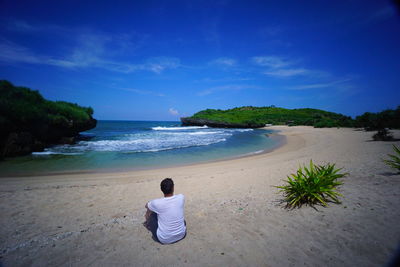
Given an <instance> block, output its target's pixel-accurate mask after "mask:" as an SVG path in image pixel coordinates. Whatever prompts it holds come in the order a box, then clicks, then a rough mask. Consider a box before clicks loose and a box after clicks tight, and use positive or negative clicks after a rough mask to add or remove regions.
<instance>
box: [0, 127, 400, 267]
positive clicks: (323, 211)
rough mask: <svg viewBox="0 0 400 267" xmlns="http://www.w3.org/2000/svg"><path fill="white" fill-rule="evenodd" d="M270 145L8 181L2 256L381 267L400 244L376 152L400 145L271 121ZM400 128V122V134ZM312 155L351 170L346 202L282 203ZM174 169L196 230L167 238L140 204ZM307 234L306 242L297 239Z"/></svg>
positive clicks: (393, 177)
mask: <svg viewBox="0 0 400 267" xmlns="http://www.w3.org/2000/svg"><path fill="white" fill-rule="evenodd" d="M273 129H276V130H281V133H280V134H282V135H285V136H286V140H287V143H286V144H285V145H283V146H280V147H279V148H277V149H275V150H274V151H272V152H270V153H263V154H257V155H252V156H249V157H243V158H237V159H231V160H224V161H218V162H210V163H201V164H194V165H186V166H180V167H171V168H163V169H151V170H141V171H128V172H117V173H92V174H74V175H55V176H38V177H22V178H20V177H11V178H2V179H0V199H1V203H2V204H1V205H0V212H1V213H2V215H3V216H2V218H1V219H0V257H1V258H0V261H1V263H2V264H4V265H6V266H7V265H13V266H14V265H32V264H33V265H57V266H58V265H78V266H87V265H98V264H105V265H146V266H147V265H154V266H156V265H174V266H187V265H191V266H210V265H213V266H215V265H229V266H244V265H252V266H261V265H271V266H290V265H306V266H354V265H357V266H382V265H384V264H385V263H387V261H388V260H389V258H390V257H391V255H392V254H393V253H394V251H395V249H396V247H397V245H398V242H399V241H400V229H399V228H398V221H399V220H400V212H399V210H398V206H399V205H400V193H399V192H400V179H399V177H400V176H399V174H396V173H395V172H394V171H393V170H391V169H390V168H389V167H387V166H386V165H385V164H384V163H383V162H382V161H381V160H380V159H381V158H385V157H386V156H387V154H388V153H392V144H397V145H399V141H394V142H369V140H370V139H371V135H372V134H371V133H366V132H361V131H355V130H354V129H348V128H341V129H336V128H333V129H332V128H331V129H326V128H324V129H320V128H312V127H302V126H301V127H299V126H295V127H285V126H274V127H273ZM399 136H400V131H398V130H397V131H395V137H396V138H398V137H399ZM310 159H312V160H313V161H314V163H316V164H320V163H326V162H330V163H335V164H336V166H337V167H338V168H343V172H348V173H349V175H348V176H347V177H345V178H344V179H343V182H344V184H343V185H342V186H341V187H340V189H339V192H340V193H341V194H343V195H344V197H343V198H340V200H341V201H342V203H341V204H329V206H328V207H327V208H323V207H321V206H316V207H315V208H316V209H314V208H312V207H309V206H303V207H302V208H300V209H294V210H286V209H284V208H283V205H282V204H280V200H281V199H282V195H281V194H279V192H278V189H277V188H276V187H275V186H277V185H281V184H282V183H283V181H284V180H285V179H286V176H287V175H289V174H290V173H293V172H295V171H296V170H297V168H298V167H299V166H301V165H303V164H308V163H309V160H310ZM165 177H172V178H173V180H174V182H175V185H176V194H180V193H182V194H184V195H185V199H186V203H185V220H186V221H187V227H188V234H187V236H186V238H185V239H184V240H182V241H180V242H178V243H175V244H173V245H160V244H158V243H155V242H154V241H153V240H152V239H151V233H149V232H147V230H146V229H145V228H144V227H143V225H142V223H143V221H144V218H143V215H144V212H145V211H144V204H145V203H146V202H147V201H148V200H150V199H154V198H159V197H161V192H160V190H159V183H160V181H161V180H162V179H163V178H165ZM299 240H301V242H302V245H301V246H298V245H296V244H298V242H299Z"/></svg>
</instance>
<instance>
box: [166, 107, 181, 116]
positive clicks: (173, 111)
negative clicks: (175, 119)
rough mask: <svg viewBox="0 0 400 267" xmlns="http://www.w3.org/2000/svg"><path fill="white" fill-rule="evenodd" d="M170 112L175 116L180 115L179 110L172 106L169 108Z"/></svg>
mask: <svg viewBox="0 0 400 267" xmlns="http://www.w3.org/2000/svg"><path fill="white" fill-rule="evenodd" d="M168 112H169V113H170V114H171V115H174V116H178V115H179V112H178V111H177V110H176V109H174V108H170V109H169V110H168Z"/></svg>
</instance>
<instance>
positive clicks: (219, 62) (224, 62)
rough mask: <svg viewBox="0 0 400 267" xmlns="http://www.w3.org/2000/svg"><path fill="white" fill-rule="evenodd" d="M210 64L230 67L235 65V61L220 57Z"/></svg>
mask: <svg viewBox="0 0 400 267" xmlns="http://www.w3.org/2000/svg"><path fill="white" fill-rule="evenodd" d="M211 63H212V64H216V65H222V66H228V67H231V66H234V65H236V60H235V59H233V58H227V57H220V58H217V59H216V60H214V61H212V62H211Z"/></svg>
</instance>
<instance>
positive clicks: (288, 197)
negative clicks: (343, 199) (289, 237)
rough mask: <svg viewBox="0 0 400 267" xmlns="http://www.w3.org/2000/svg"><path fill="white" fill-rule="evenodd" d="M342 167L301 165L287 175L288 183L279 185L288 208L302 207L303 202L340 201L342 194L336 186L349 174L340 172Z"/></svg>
mask: <svg viewBox="0 0 400 267" xmlns="http://www.w3.org/2000/svg"><path fill="white" fill-rule="evenodd" d="M341 170H342V169H337V168H335V164H330V163H328V164H326V165H314V163H313V162H312V160H311V161H310V167H309V168H307V167H306V166H303V167H299V169H298V170H297V172H296V173H293V174H291V175H289V176H288V177H287V180H286V183H287V184H286V185H283V186H277V188H279V189H280V191H281V192H283V194H284V196H285V201H286V207H287V208H295V207H301V206H302V205H303V204H309V205H311V206H313V205H315V204H322V205H323V206H327V205H328V204H327V202H335V203H340V201H339V199H338V197H339V196H342V195H341V194H340V193H338V192H337V191H336V188H337V187H338V186H340V185H342V184H343V183H342V182H340V181H338V179H339V178H342V177H344V176H346V175H347V173H339V172H340V171H341Z"/></svg>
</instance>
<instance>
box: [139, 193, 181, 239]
mask: <svg viewBox="0 0 400 267" xmlns="http://www.w3.org/2000/svg"><path fill="white" fill-rule="evenodd" d="M184 206H185V196H184V195H182V194H179V195H174V196H172V197H164V198H158V199H153V200H152V201H150V202H149V203H147V207H148V208H149V209H150V210H151V211H153V212H155V213H157V214H158V228H157V237H158V240H160V242H161V243H164V244H169V243H173V242H176V241H178V240H181V239H182V238H183V237H184V236H185V234H186V226H185V219H184Z"/></svg>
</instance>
